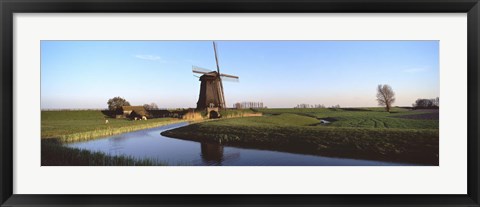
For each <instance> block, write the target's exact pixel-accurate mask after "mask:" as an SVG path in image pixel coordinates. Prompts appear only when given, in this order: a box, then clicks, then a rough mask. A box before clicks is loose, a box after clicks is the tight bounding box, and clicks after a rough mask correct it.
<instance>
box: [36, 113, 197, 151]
mask: <svg viewBox="0 0 480 207" xmlns="http://www.w3.org/2000/svg"><path fill="white" fill-rule="evenodd" d="M106 120H108V123H106ZM187 121H188V120H183V119H177V118H158V119H150V120H138V121H133V120H128V119H109V118H105V116H104V115H103V114H102V113H101V111H95V110H84V111H42V130H41V138H42V139H52V138H53V139H57V140H59V141H60V142H64V143H67V142H77V141H87V140H91V139H98V138H102V137H107V136H112V135H117V134H122V133H127V132H133V131H138V130H143V129H149V128H154V127H159V126H165V125H168V124H174V123H180V122H187Z"/></svg>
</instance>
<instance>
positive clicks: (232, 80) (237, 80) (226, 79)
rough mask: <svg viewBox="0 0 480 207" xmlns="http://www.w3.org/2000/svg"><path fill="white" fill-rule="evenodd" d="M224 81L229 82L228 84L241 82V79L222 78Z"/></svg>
mask: <svg viewBox="0 0 480 207" xmlns="http://www.w3.org/2000/svg"><path fill="white" fill-rule="evenodd" d="M221 80H222V81H228V82H237V83H238V82H239V79H238V77H237V78H230V77H222V78H221Z"/></svg>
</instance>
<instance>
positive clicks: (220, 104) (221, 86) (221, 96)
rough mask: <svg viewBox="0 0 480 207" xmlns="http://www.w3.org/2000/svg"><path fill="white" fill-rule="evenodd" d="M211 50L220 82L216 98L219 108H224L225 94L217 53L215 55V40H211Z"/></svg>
mask: <svg viewBox="0 0 480 207" xmlns="http://www.w3.org/2000/svg"><path fill="white" fill-rule="evenodd" d="M213 51H214V52H215V63H216V64H217V73H218V80H219V82H220V87H219V92H218V96H219V97H218V98H219V101H220V103H219V106H220V108H225V107H226V103H225V95H224V93H223V83H222V77H221V75H220V74H221V73H220V65H218V55H217V44H216V43H215V41H214V42H213Z"/></svg>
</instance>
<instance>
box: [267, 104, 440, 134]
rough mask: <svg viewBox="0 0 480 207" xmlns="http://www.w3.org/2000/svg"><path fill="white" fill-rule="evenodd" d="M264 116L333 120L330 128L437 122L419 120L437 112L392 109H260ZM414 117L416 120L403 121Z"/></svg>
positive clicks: (425, 126)
mask: <svg viewBox="0 0 480 207" xmlns="http://www.w3.org/2000/svg"><path fill="white" fill-rule="evenodd" d="M259 111H260V112H263V113H264V114H266V115H278V114H282V113H289V114H298V115H301V116H307V117H313V118H318V119H326V120H333V121H332V123H331V124H330V125H328V126H331V127H356V128H357V127H360V128H399V129H438V118H437V120H425V119H421V118H420V116H418V115H422V114H431V113H438V110H409V109H404V108H393V109H392V112H391V113H386V112H385V111H384V109H383V108H351V109H348V108H346V109H327V108H325V109H261V110H259ZM412 115H415V116H416V117H419V118H418V119H415V118H411V119H405V118H404V117H405V116H411V117H414V116H412Z"/></svg>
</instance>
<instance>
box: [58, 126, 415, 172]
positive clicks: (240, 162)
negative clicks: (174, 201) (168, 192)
mask: <svg viewBox="0 0 480 207" xmlns="http://www.w3.org/2000/svg"><path fill="white" fill-rule="evenodd" d="M187 124H188V123H179V124H171V125H167V126H162V127H157V128H152V129H146V130H141V131H136V132H130V133H124V134H120V135H116V136H111V137H108V138H104V139H96V140H91V141H86V142H76V143H70V144H67V146H69V147H73V148H79V149H86V150H90V151H98V152H103V153H105V154H109V155H127V156H133V157H135V158H153V159H156V160H159V161H163V162H166V163H168V164H170V165H223V166H379V165H382V166H383V165H389V166H390V165H409V164H402V163H389V162H380V161H370V160H356V159H345V158H330V157H322V156H314V155H303V154H293V153H285V152H277V151H269V150H257V149H245V148H237V147H227V146H222V145H220V144H208V143H200V142H195V141H186V140H180V139H175V138H169V137H165V136H162V135H160V133H161V132H163V131H165V130H169V129H174V128H177V127H182V126H185V125H187Z"/></svg>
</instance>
